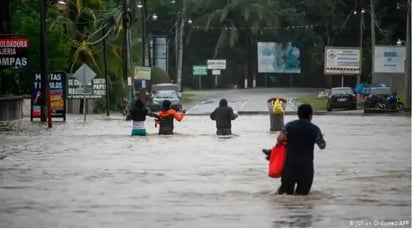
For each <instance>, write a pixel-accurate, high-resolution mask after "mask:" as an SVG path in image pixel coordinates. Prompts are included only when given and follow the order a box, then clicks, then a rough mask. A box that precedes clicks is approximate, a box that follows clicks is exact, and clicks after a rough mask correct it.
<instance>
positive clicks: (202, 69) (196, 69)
mask: <svg viewBox="0 0 412 229" xmlns="http://www.w3.org/2000/svg"><path fill="white" fill-rule="evenodd" d="M193 75H194V76H205V75H207V66H206V65H193Z"/></svg>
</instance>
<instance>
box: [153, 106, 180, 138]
mask: <svg viewBox="0 0 412 229" xmlns="http://www.w3.org/2000/svg"><path fill="white" fill-rule="evenodd" d="M170 104H171V103H170V101H169V100H165V101H163V108H162V109H161V110H160V111H159V112H158V113H157V115H158V116H159V118H158V119H157V121H156V122H157V123H158V124H159V135H170V134H173V129H174V125H173V122H174V119H176V120H177V121H179V122H180V121H182V119H183V118H184V117H185V113H186V111H185V110H183V111H182V112H176V111H175V110H173V109H172V108H170Z"/></svg>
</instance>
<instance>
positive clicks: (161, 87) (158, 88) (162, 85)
mask: <svg viewBox="0 0 412 229" xmlns="http://www.w3.org/2000/svg"><path fill="white" fill-rule="evenodd" d="M163 90H172V91H175V92H176V93H177V95H178V96H179V97H181V91H180V88H179V85H177V84H173V83H158V84H153V85H152V87H151V92H152V94H156V92H158V91H163Z"/></svg>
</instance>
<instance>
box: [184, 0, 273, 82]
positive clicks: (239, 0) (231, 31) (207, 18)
mask: <svg viewBox="0 0 412 229" xmlns="http://www.w3.org/2000/svg"><path fill="white" fill-rule="evenodd" d="M189 4H190V6H192V7H189V8H191V9H193V10H192V14H198V15H200V16H199V17H197V18H196V20H194V23H193V27H195V28H196V27H197V28H202V29H204V30H205V31H210V30H216V29H219V30H220V34H219V37H218V39H217V41H216V46H215V50H214V55H213V56H214V57H217V56H219V54H221V53H222V52H223V50H224V49H226V48H229V49H230V48H233V47H235V46H236V45H240V46H241V47H242V48H243V49H245V50H246V55H245V58H244V65H243V66H244V74H245V79H247V75H248V63H249V62H253V61H251V60H253V59H250V57H252V56H254V55H249V54H250V53H251V47H252V45H255V44H256V40H257V39H256V38H257V35H258V34H259V32H261V31H263V29H264V28H265V27H274V26H277V25H278V24H279V19H278V11H277V5H276V2H275V1H271V0H192V1H191V2H190V3H189Z"/></svg>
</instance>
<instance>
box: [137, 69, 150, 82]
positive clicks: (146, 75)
mask: <svg viewBox="0 0 412 229" xmlns="http://www.w3.org/2000/svg"><path fill="white" fill-rule="evenodd" d="M151 73H152V68H151V67H142V66H137V67H135V68H134V78H135V79H138V80H150V78H151Z"/></svg>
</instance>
